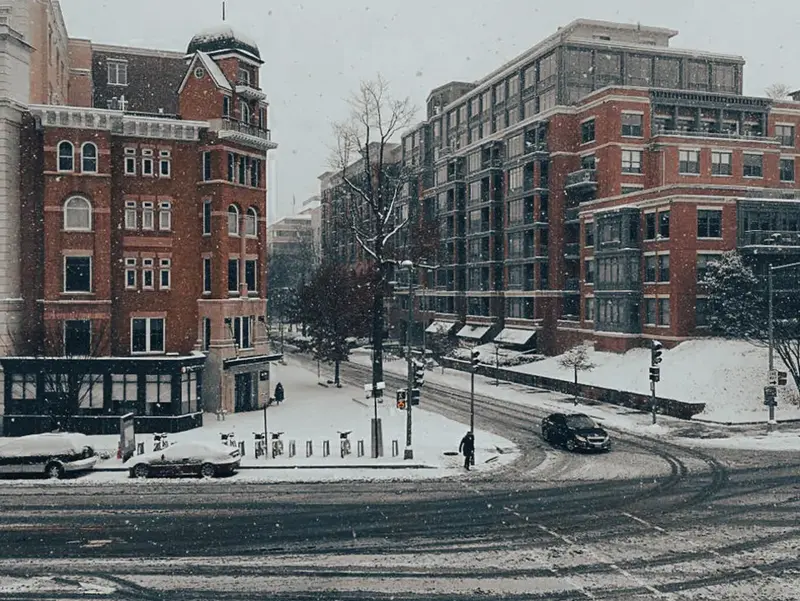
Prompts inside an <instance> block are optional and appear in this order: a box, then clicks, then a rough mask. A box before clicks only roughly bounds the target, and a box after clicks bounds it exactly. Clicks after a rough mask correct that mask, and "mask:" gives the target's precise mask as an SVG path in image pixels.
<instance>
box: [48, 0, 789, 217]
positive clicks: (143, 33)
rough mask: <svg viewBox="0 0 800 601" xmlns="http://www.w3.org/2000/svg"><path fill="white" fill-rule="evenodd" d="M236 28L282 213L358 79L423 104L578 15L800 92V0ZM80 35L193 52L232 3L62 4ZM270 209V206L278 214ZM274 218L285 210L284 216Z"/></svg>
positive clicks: (303, 14) (754, 83)
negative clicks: (269, 144) (251, 46)
mask: <svg viewBox="0 0 800 601" xmlns="http://www.w3.org/2000/svg"><path fill="white" fill-rule="evenodd" d="M227 5H228V10H227V17H228V19H227V20H228V22H229V23H230V25H231V26H233V27H234V29H237V30H241V31H242V33H245V34H247V35H248V36H250V37H251V38H254V39H255V40H256V41H257V42H258V44H259V47H260V49H261V56H262V58H263V59H264V60H265V61H266V64H265V65H264V68H263V70H262V88H263V89H264V91H265V92H266V93H267V94H268V96H269V101H270V109H271V112H270V128H271V129H272V136H273V140H275V141H276V142H278V144H279V148H278V150H277V151H272V152H271V154H274V160H275V166H274V173H275V175H274V176H273V181H271V182H268V186H272V187H273V192H274V193H275V194H276V196H277V198H275V196H273V195H272V194H270V199H271V201H273V200H276V201H277V202H276V207H275V213H276V214H277V215H279V216H280V215H284V214H288V213H291V211H292V196H293V195H296V197H297V206H298V208H299V207H300V205H301V204H302V202H303V200H305V199H306V198H308V197H309V196H311V195H312V194H315V193H317V192H318V189H319V188H318V182H317V176H318V175H319V174H320V173H322V172H323V171H325V170H326V169H327V156H328V150H327V149H328V148H329V147H330V144H331V141H332V140H331V128H330V123H331V122H332V121H334V120H339V119H342V118H344V117H346V115H347V107H346V104H345V99H346V98H347V96H348V95H349V94H350V92H352V91H353V90H354V89H355V88H356V87H357V86H358V83H359V81H360V80H362V79H365V78H370V77H373V76H374V75H375V74H376V73H378V72H380V73H382V74H383V75H384V76H385V77H386V78H387V79H388V80H389V82H390V84H391V86H392V90H393V92H394V94H395V95H396V96H401V97H404V96H410V97H411V98H412V100H413V102H414V103H415V105H416V106H418V107H419V108H420V117H422V108H423V107H424V103H425V99H426V97H427V95H428V92H429V91H430V90H431V89H432V88H434V87H436V86H438V85H441V84H442V83H446V82H447V81H450V80H454V79H455V80H465V81H471V80H475V79H479V78H480V77H482V76H483V75H485V74H486V73H488V72H489V71H491V70H493V69H494V68H496V67H498V66H500V65H501V64H502V63H504V62H505V61H507V60H509V59H511V58H513V57H514V56H516V55H517V54H519V53H520V52H523V51H524V50H526V49H527V48H529V47H531V46H533V45H534V44H535V43H537V42H538V41H539V40H541V39H543V38H544V37H546V36H548V35H549V34H551V33H553V32H554V31H555V30H556V28H557V27H559V26H560V25H566V24H567V23H568V22H570V21H572V20H573V19H576V18H591V19H605V20H614V21H622V22H628V23H636V22H637V21H638V22H641V23H642V24H643V25H653V26H662V27H670V28H673V29H677V30H679V31H680V34H679V35H678V36H677V37H676V38H673V40H672V45H673V46H676V47H681V48H694V49H699V50H707V51H713V52H722V53H729V54H739V55H742V56H744V58H745V59H746V60H747V66H746V68H745V80H744V81H745V93H746V94H751V95H762V94H763V91H764V88H765V87H766V86H767V85H769V84H770V83H773V82H783V83H786V84H787V85H789V86H791V87H792V89H798V88H800V62H798V56H800V2H798V1H797V0H783V1H779V0H760V1H755V2H753V1H750V0H748V1H743V0H727V1H718V0H702V1H700V0H696V1H690V0H669V1H660V2H644V1H643V0H604V1H600V0H593V1H588V0H567V1H565V2H563V4H562V3H561V2H553V1H548V2H544V1H540V0H401V1H397V0H372V1H367V0H302V1H301V0H228V2H227ZM61 6H62V10H63V12H64V17H65V20H66V23H67V29H68V30H69V34H70V35H71V36H74V37H87V38H91V39H92V40H94V41H96V42H99V43H106V44H129V45H136V46H144V47H152V48H163V49H172V50H180V51H183V50H185V49H186V45H187V44H188V42H189V40H190V39H191V37H192V35H194V34H195V33H196V32H198V31H200V30H202V29H204V28H206V27H209V26H213V25H216V24H218V23H219V22H220V21H221V18H222V9H221V6H222V2H221V0H135V1H134V2H123V1H122V0H61ZM271 212H272V211H271ZM275 213H274V214H275Z"/></svg>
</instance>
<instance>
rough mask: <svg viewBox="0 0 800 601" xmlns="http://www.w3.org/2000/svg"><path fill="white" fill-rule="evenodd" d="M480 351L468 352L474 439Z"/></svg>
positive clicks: (470, 418)
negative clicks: (477, 371) (476, 375)
mask: <svg viewBox="0 0 800 601" xmlns="http://www.w3.org/2000/svg"><path fill="white" fill-rule="evenodd" d="M480 356H481V355H480V353H479V352H478V351H476V350H475V349H473V350H472V352H471V353H470V380H469V432H470V434H472V440H473V441H474V440H475V371H476V370H477V369H478V364H480ZM470 464H471V465H475V451H474V449H473V452H472V460H471V462H470Z"/></svg>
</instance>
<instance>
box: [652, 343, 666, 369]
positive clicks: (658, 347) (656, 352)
mask: <svg viewBox="0 0 800 601" xmlns="http://www.w3.org/2000/svg"><path fill="white" fill-rule="evenodd" d="M663 351H664V345H663V344H661V343H660V342H659V341H658V340H653V343H652V346H651V347H650V365H652V366H654V367H655V366H656V365H658V364H659V363H661V353H662V352H663Z"/></svg>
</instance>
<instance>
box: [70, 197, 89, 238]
mask: <svg viewBox="0 0 800 601" xmlns="http://www.w3.org/2000/svg"><path fill="white" fill-rule="evenodd" d="M64 229H65V230H67V231H71V232H90V231H92V203H90V202H89V201H88V200H86V199H85V198H83V197H82V196H73V197H71V198H68V199H67V200H66V202H65V203H64Z"/></svg>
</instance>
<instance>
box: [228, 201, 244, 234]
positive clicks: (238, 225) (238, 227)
mask: <svg viewBox="0 0 800 601" xmlns="http://www.w3.org/2000/svg"><path fill="white" fill-rule="evenodd" d="M231 209H233V211H232V210H231ZM234 212H235V213H236V231H231V217H230V216H231V213H234ZM226 216H227V219H228V235H229V236H235V237H237V238H238V237H239V235H240V234H241V230H242V224H241V217H242V212H241V211H240V210H239V207H237V206H236V205H228V210H227V212H226Z"/></svg>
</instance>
